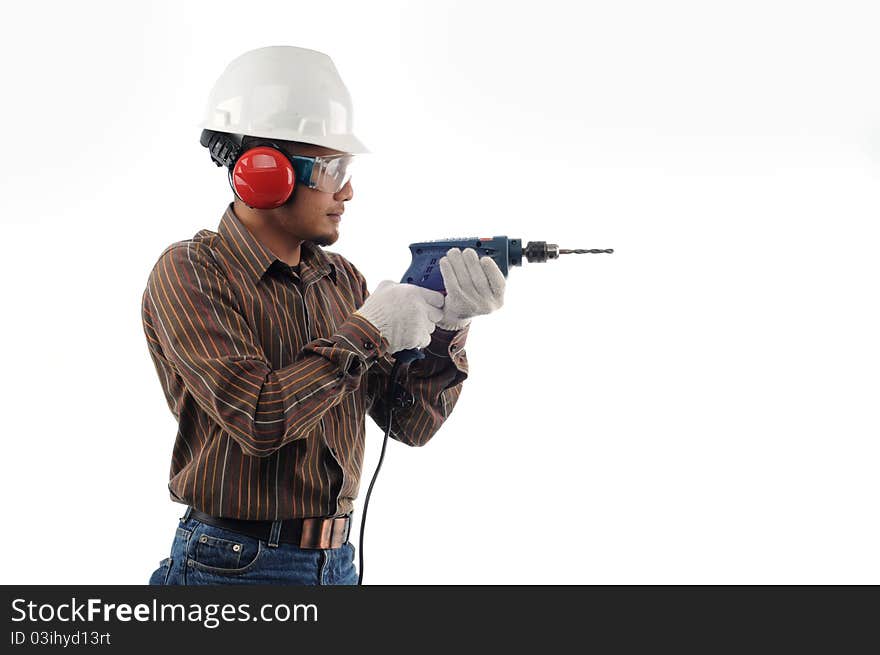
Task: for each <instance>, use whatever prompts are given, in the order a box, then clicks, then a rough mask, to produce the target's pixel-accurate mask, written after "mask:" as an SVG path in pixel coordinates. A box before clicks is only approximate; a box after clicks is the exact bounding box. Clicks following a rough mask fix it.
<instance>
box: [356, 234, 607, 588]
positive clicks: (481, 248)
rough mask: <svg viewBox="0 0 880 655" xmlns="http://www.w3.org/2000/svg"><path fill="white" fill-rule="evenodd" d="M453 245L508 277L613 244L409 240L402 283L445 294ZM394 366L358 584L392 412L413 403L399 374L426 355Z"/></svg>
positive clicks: (397, 357) (406, 353) (400, 355)
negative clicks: (445, 264)
mask: <svg viewBox="0 0 880 655" xmlns="http://www.w3.org/2000/svg"><path fill="white" fill-rule="evenodd" d="M450 248H461V249H464V248H473V249H474V250H476V251H477V255H478V256H480V257H491V258H492V259H494V260H495V263H496V264H498V268H499V269H501V272H502V273H503V274H504V277H505V278H506V277H507V272H508V271H509V270H510V267H511V266H522V260H523V257H525V258H526V260H527V261H528V262H530V263H532V262H542V263H543V262H546V261H547V260H548V259H556V258H557V257H559V255H571V254H599V253H609V254H610V253H613V252H614V250H613V249H611V248H608V249H605V250H597V249H592V250H584V249H577V250H563V249H561V248H559V246H557V245H556V244H555V243H547V242H546V241H529V242H528V243H527V244H526V247H525V248H523V245H522V240H521V239H508V238H507V237H506V236H498V237H467V238H463V239H458V238H455V239H438V240H436V241H421V242H419V243H411V244H409V249H410V251H411V252H412V263H411V264H410V265H409V268H408V269H407V271H406V273H404V275H403V278H402V279H401V280H400V281H401V282H402V283H408V284H415V285H416V286H419V287H424V288H426V289H432V290H434V291H439V292H440V293H442V294H444V295H446V288H445V287H444V286H443V276H442V275H441V273H440V263H439V262H440V258H441V257H443V255H445V254H446V251H447V250H449V249H450ZM393 356H394V366H393V367H392V369H391V375H390V376H389V382H388V390H387V392H386V393H387V404H388V425H387V427H386V429H385V438H384V440H383V441H382V452H381V453H380V454H379V463H378V464H377V465H376V471H375V472H374V473H373V478H372V480H370V486H369V488H368V489H367V497H366V499H365V500H364V510H363V516H362V517H361V535H360V544H359V551H360V566H359V567H358V569H359V570H358V585H361V584H363V579H364V527H365V525H366V522H367V508H368V507H369V505H370V496H371V495H372V494H373V485H374V484H375V483H376V478H377V477H378V476H379V470H380V469H381V468H382V462H383V461H384V460H385V448H386V447H387V445H388V436H389V435H390V434H391V423H392V416H393V414H394V409H395V408H405V407H410V406H412V404H413V397H412V395H411V394H409V393H407V392H406V390H405V389H404V388H403V385H401V384H399V383H398V379H397V378H398V374H399V372H400V370H401V367H402V366H406V365H407V364H409V363H410V362H412V361H415V360H417V359H422V358H424V356H425V353H423V352H422V351H421V350H419V349H417V348H411V349H408V350H401V351H398V352H396V353H393Z"/></svg>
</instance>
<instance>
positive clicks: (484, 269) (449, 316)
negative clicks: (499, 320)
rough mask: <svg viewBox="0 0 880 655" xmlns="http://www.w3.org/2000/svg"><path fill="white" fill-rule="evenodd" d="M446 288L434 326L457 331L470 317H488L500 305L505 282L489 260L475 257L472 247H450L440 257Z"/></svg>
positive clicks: (499, 270) (468, 321) (465, 324)
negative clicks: (440, 312)
mask: <svg viewBox="0 0 880 655" xmlns="http://www.w3.org/2000/svg"><path fill="white" fill-rule="evenodd" d="M440 273H441V275H442V276H443V286H444V287H446V302H445V303H444V305H443V316H442V318H441V319H440V320H439V321H437V327H439V328H443V329H444V330H461V329H462V328H464V327H465V326H467V324H468V323H470V322H471V319H472V318H473V317H474V316H480V315H482V314H488V313H490V312H494V311H495V310H496V309H498V308H499V307H501V305H503V304H504V285H505V279H504V274H503V273H502V272H501V269H500V268H498V264H496V263H495V260H493V259H492V258H491V257H479V256H478V255H477V251H476V250H474V249H473V248H465V249H464V252H462V251H461V250H459V249H458V248H450V249H449V250H447V251H446V255H444V256H443V257H441V258H440Z"/></svg>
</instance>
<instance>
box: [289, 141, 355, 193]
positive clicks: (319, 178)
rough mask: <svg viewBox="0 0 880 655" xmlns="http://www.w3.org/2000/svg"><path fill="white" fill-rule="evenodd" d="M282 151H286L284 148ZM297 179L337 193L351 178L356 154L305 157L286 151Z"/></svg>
mask: <svg viewBox="0 0 880 655" xmlns="http://www.w3.org/2000/svg"><path fill="white" fill-rule="evenodd" d="M282 152H284V151H283V150H282ZM284 154H285V155H287V158H288V159H290V163H291V164H293V170H294V172H295V173H296V179H297V180H299V181H305V183H306V185H307V186H308V187H309V188H310V189H318V190H319V191H326V192H327V193H336V192H337V191H339V190H340V189H341V188H342V187H344V186H345V185H346V184H348V181H349V180H350V179H351V165H352V162H353V160H354V155H349V154H346V153H342V154H339V155H329V156H322V157H304V156H302V155H291V154H290V153H287V152H285V153H284Z"/></svg>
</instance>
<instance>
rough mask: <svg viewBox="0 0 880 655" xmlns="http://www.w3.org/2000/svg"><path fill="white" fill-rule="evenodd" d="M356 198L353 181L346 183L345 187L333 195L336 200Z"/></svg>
mask: <svg viewBox="0 0 880 655" xmlns="http://www.w3.org/2000/svg"><path fill="white" fill-rule="evenodd" d="M352 197H354V189H353V188H352V186H351V180H349V181H348V182H346V183H345V186H344V187H342V188H341V189H339V191H337V192H336V193H334V194H333V198H334V199H335V200H351V199H352Z"/></svg>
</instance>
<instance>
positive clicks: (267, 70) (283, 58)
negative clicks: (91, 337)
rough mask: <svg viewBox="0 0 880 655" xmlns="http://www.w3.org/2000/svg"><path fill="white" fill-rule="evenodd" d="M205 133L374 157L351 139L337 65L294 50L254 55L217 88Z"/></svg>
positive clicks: (235, 65) (237, 62) (239, 61)
mask: <svg viewBox="0 0 880 655" xmlns="http://www.w3.org/2000/svg"><path fill="white" fill-rule="evenodd" d="M200 127H201V128H202V129H206V130H213V131H215V132H228V133H230V134H236V135H248V136H256V137H263V138H268V139H281V140H284V141H300V142H303V143H312V144H315V145H319V146H324V147H325V148H332V149H334V150H341V151H342V152H348V153H352V154H358V153H366V152H369V150H367V148H366V146H364V144H363V143H361V142H360V141H359V140H358V139H357V138H356V137H355V136H354V134H352V106H351V96H350V95H349V93H348V89H346V88H345V84H343V82H342V78H341V77H340V76H339V72H338V71H337V70H336V66H335V65H334V64H333V60H332V59H330V57H328V56H327V55H325V54H324V53H323V52H317V51H316V50H309V49H307V48H297V47H294V46H269V47H266V48H258V49H256V50H250V51H248V52H245V53H244V54H243V55H240V56H239V57H237V58H236V59H234V60H232V62H231V63H230V64H229V65H228V66H227V67H226V70H225V71H223V74H222V75H221V76H220V79H218V80H217V81H216V82H215V83H214V87H213V88H212V89H211V95H210V97H209V99H208V106H207V109H206V112H205V119H204V121H202V123H201V124H200Z"/></svg>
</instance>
